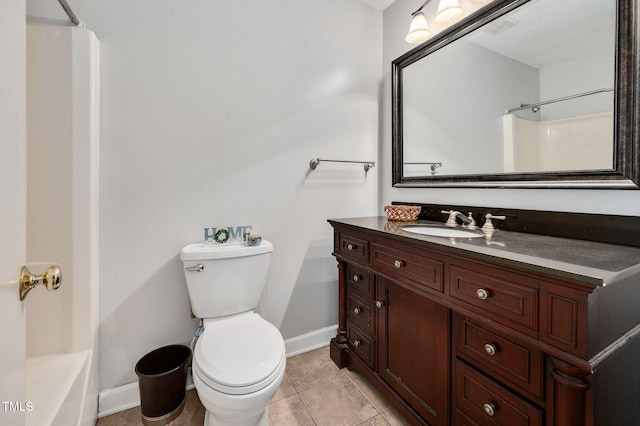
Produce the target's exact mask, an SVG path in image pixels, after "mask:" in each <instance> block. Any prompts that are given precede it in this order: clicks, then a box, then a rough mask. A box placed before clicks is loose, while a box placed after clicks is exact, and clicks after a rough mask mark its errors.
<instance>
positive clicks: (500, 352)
mask: <svg viewBox="0 0 640 426" xmlns="http://www.w3.org/2000/svg"><path fill="white" fill-rule="evenodd" d="M454 326H455V328H454V345H455V350H456V352H457V354H459V355H461V356H465V357H466V358H467V359H468V360H471V361H473V363H474V364H477V366H478V367H479V368H480V369H482V370H488V371H490V372H492V373H494V374H495V375H496V376H499V377H501V378H504V379H505V381H507V382H508V383H511V384H513V385H515V386H518V387H521V388H523V389H524V390H526V391H528V392H530V393H531V394H532V395H534V396H536V397H539V398H543V396H544V395H543V394H544V371H543V365H544V364H543V363H544V357H543V354H542V353H541V352H540V351H538V350H535V349H531V348H528V347H527V346H526V345H525V344H521V343H518V342H515V341H513V340H509V339H506V338H504V337H501V336H500V335H498V334H496V333H494V332H492V331H489V330H487V329H486V328H484V327H481V326H479V325H477V324H475V323H473V322H472V321H470V320H469V319H467V318H464V317H463V316H461V315H457V314H456V315H455V316H454Z"/></svg>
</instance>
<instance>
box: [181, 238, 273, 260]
mask: <svg viewBox="0 0 640 426" xmlns="http://www.w3.org/2000/svg"><path fill="white" fill-rule="evenodd" d="M272 251H273V245H272V244H271V242H269V241H267V240H262V243H261V244H260V245H259V246H250V245H248V244H247V243H240V244H237V243H231V244H204V243H193V244H187V245H186V246H184V247H183V248H182V251H181V252H180V260H210V259H227V258H232V257H244V256H255V255H258V254H264V253H271V252H272Z"/></svg>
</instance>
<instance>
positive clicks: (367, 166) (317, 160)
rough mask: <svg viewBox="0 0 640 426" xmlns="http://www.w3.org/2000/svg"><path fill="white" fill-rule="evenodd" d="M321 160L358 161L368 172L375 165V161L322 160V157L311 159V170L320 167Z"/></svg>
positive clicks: (337, 161)
mask: <svg viewBox="0 0 640 426" xmlns="http://www.w3.org/2000/svg"><path fill="white" fill-rule="evenodd" d="M321 161H326V162H328V163H356V164H364V171H365V172H368V171H369V170H371V169H372V168H373V167H374V166H375V165H376V163H375V161H352V160H321V159H320V158H313V159H312V160H311V161H309V168H310V169H311V170H315V169H316V167H318V164H320V162H321Z"/></svg>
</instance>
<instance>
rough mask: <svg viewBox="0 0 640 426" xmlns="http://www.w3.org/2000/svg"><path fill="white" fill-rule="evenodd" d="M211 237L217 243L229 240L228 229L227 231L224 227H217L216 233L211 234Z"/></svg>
mask: <svg viewBox="0 0 640 426" xmlns="http://www.w3.org/2000/svg"><path fill="white" fill-rule="evenodd" d="M213 239H214V240H215V241H216V243H218V244H224V243H226V242H227V241H229V231H227V230H226V229H218V231H217V232H216V234H215V235H214V236H213Z"/></svg>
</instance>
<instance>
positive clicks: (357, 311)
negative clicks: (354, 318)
mask: <svg viewBox="0 0 640 426" xmlns="http://www.w3.org/2000/svg"><path fill="white" fill-rule="evenodd" d="M360 312H361V311H360V308H358V307H357V306H356V307H355V308H353V313H354V314H356V315H358V314H359V313H360Z"/></svg>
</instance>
